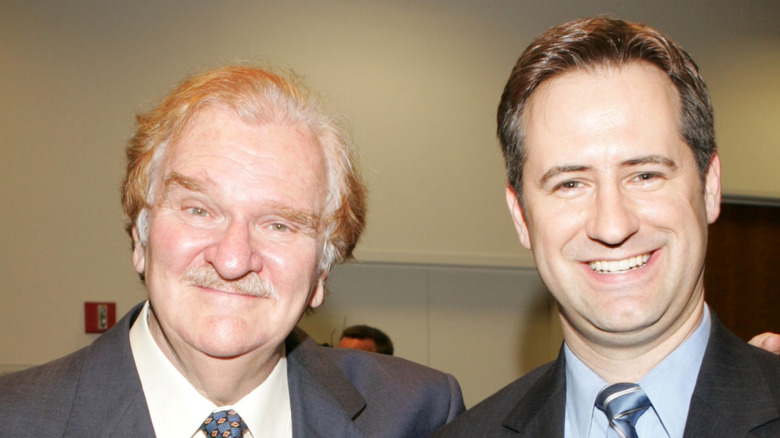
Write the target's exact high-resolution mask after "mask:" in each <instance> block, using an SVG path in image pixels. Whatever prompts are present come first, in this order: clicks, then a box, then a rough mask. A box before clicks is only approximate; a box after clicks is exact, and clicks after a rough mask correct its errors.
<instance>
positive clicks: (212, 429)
mask: <svg viewBox="0 0 780 438" xmlns="http://www.w3.org/2000/svg"><path fill="white" fill-rule="evenodd" d="M246 429H247V427H246V423H244V420H242V419H241V417H240V416H239V415H238V414H237V413H236V411H234V410H232V409H231V410H229V411H217V412H213V413H212V414H211V415H209V416H208V418H206V421H204V422H203V424H201V425H200V430H202V431H204V432H206V436H208V437H211V438H216V437H222V438H241V437H243V436H244V431H245V430H246Z"/></svg>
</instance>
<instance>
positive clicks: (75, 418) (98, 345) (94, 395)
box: [64, 305, 154, 437]
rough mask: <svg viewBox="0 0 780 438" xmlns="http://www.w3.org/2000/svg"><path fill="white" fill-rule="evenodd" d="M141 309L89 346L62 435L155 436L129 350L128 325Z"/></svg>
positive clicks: (132, 312)
mask: <svg viewBox="0 0 780 438" xmlns="http://www.w3.org/2000/svg"><path fill="white" fill-rule="evenodd" d="M140 309H141V306H140V305H139V306H137V307H136V308H134V309H133V310H132V311H130V312H129V313H128V314H127V315H126V316H125V317H124V318H122V320H120V321H119V323H117V324H116V326H114V327H113V328H112V329H111V330H109V331H108V332H106V333H105V334H104V335H103V336H101V337H100V338H98V339H97V340H96V341H95V342H94V343H93V344H92V345H91V346H90V347H89V357H88V358H87V359H86V361H85V363H84V367H83V369H82V371H81V377H80V379H79V384H78V388H77V389H76V395H75V398H74V402H73V408H72V410H71V415H70V419H69V421H68V425H67V427H66V430H65V433H64V436H66V437H84V436H106V437H109V436H115V437H127V436H144V437H153V436H154V429H153V427H152V422H151V418H150V417H149V409H148V407H147V406H146V399H145V398H144V394H143V390H142V388H141V380H140V379H139V377H138V372H137V371H136V369H135V362H134V361H133V354H132V352H131V350H130V337H129V332H130V326H131V325H132V323H133V321H134V320H135V318H136V317H137V316H138V312H139V311H140Z"/></svg>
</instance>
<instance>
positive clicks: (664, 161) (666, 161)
mask: <svg viewBox="0 0 780 438" xmlns="http://www.w3.org/2000/svg"><path fill="white" fill-rule="evenodd" d="M642 164H660V165H662V166H664V167H668V168H669V169H670V170H677V168H678V166H677V163H675V162H674V160H672V159H671V158H669V157H665V156H663V155H645V156H642V157H637V158H632V159H630V160H626V161H623V162H622V163H621V165H622V166H623V167H631V166H640V165H642Z"/></svg>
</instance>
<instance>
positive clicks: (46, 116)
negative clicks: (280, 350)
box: [0, 0, 780, 388]
mask: <svg viewBox="0 0 780 438" xmlns="http://www.w3.org/2000/svg"><path fill="white" fill-rule="evenodd" d="M647 3H651V2H634V1H597V0H591V1H584V2H582V1H566V2H559V3H556V2H550V1H542V0H524V1H523V0H520V1H518V0H500V1H491V2H467V1H465V0H437V1H432V0H430V1H395V2H392V1H357V0H355V1H348V0H334V1H327V2H325V1H301V0H292V1H285V2H260V1H242V0H234V1H225V2H215V1H212V0H191V1H188V2H157V1H135V2H126V1H103V2H94V1H54V0H51V1H36V0H33V1H10V0H0V83H2V86H0V141H1V142H2V144H1V145H2V147H1V148H0V151H1V152H0V153H1V154H2V155H0V183H1V184H2V185H1V186H0V187H1V188H2V190H1V191H0V193H2V194H0V199H1V200H2V201H1V202H2V211H3V215H2V224H3V226H2V227H1V229H0V236H2V237H1V240H0V243H2V249H3V250H2V256H1V257H2V259H1V260H0V266H2V267H1V268H0V269H2V272H0V274H2V278H3V280H4V281H3V286H2V289H1V290H0V300H2V303H3V308H4V311H5V312H4V316H3V318H0V333H2V336H0V364H5V366H18V365H24V364H35V363H40V362H43V361H46V360H49V359H51V358H53V357H56V356H59V355H62V354H64V353H66V352H69V351H72V350H74V349H75V348H77V347H80V346H83V345H85V344H87V343H88V342H90V341H91V340H92V339H94V337H93V336H92V335H86V334H84V333H83V311H82V308H83V302H84V301H88V300H98V301H115V302H117V307H118V312H119V313H120V314H122V313H124V312H126V311H127V310H128V309H129V308H130V306H132V305H133V304H134V303H136V302H138V301H140V300H141V299H143V298H144V292H143V289H142V288H141V286H140V285H139V283H138V281H137V277H136V276H135V273H134V272H133V271H132V269H131V265H130V254H129V242H128V239H127V238H126V236H125V235H124V234H123V231H122V227H123V218H122V215H121V212H120V209H119V201H118V186H119V184H120V182H121V179H122V169H123V145H124V143H125V141H126V139H127V138H128V137H129V135H131V132H132V129H133V116H134V113H135V112H136V111H138V110H140V109H145V108H149V107H150V105H151V104H152V103H153V102H155V101H156V100H157V99H159V98H160V97H161V96H162V95H163V94H164V93H165V91H166V90H168V89H169V88H170V87H171V86H172V85H173V84H174V83H175V82H176V81H178V80H179V79H181V78H182V77H183V76H185V75H186V74H188V73H190V72H193V71H196V70H199V69H202V68H204V67H207V66H213V65H217V64H222V63H225V62H231V61H236V60H254V61H258V60H260V61H269V62H272V63H274V64H277V65H281V66H290V67H293V68H294V69H295V70H296V71H297V72H298V73H299V74H301V75H303V76H304V77H305V78H306V79H307V81H308V82H309V83H310V84H311V85H312V86H313V88H315V89H317V90H319V91H321V92H322V93H323V94H324V95H325V96H327V97H328V98H329V99H330V101H331V102H332V103H333V106H334V107H336V108H338V109H339V110H340V111H341V112H343V113H344V114H346V115H347V116H348V118H349V120H350V121H351V124H352V126H353V127H354V133H355V139H356V142H357V143H358V145H359V148H360V154H361V161H362V164H363V168H364V173H365V174H366V176H367V180H368V184H369V187H370V190H371V199H370V208H371V211H370V216H369V227H368V231H367V233H366V235H365V239H364V240H363V242H362V243H361V245H360V247H359V250H358V256H359V258H361V259H362V260H366V261H370V262H376V263H380V264H381V263H398V262H400V263H404V264H406V265H404V266H407V267H409V266H411V268H413V267H414V264H418V263H422V264H425V265H430V264H434V265H443V266H472V267H474V266H482V267H511V266H530V265H531V261H530V256H529V254H528V253H526V252H524V251H522V250H521V249H520V248H519V245H518V244H517V241H516V237H515V235H514V232H513V230H512V225H511V222H510V219H509V216H508V215H507V214H506V212H505V207H504V205H503V202H504V201H503V185H504V176H503V167H502V162H501V158H500V154H499V152H498V149H497V146H496V141H495V139H494V113H495V106H496V104H497V101H498V97H499V95H500V92H501V89H502V86H503V83H504V81H505V80H506V76H507V75H508V73H509V70H510V68H511V66H512V64H513V63H514V61H515V59H516V58H517V56H518V55H519V53H520V51H521V50H522V48H523V47H524V46H525V45H526V44H527V43H528V42H529V41H530V39H531V38H532V37H533V36H534V35H535V34H537V33H539V32H541V31H542V30H544V29H545V28H547V27H548V26H550V25H552V24H555V23H557V22H560V21H563V20H566V19H570V18H574V17H578V16H584V15H594V14H599V13H606V12H611V13H613V14H617V15H619V16H621V17H626V18H631V19H638V20H643V21H647V22H649V23H651V24H653V25H655V26H657V27H659V28H660V29H661V30H663V31H665V32H668V33H669V34H670V35H671V36H673V37H674V38H675V39H676V40H678V41H679V42H681V43H682V44H683V45H684V46H685V47H686V48H688V49H689V50H690V51H691V52H692V54H693V55H694V57H695V58H696V60H697V61H698V63H699V64H700V66H701V68H702V71H703V73H704V75H705V78H708V79H709V83H710V85H711V88H712V92H713V96H714V101H715V104H716V118H717V131H718V136H719V144H720V147H721V151H722V152H721V153H722V155H723V158H724V174H723V179H724V183H725V191H726V192H727V193H742V194H749V195H761V196H773V197H780V188H778V187H779V186H778V185H777V184H775V183H774V178H772V177H773V176H774V173H775V172H776V171H777V168H778V164H780V144H779V143H780V124H778V123H777V120H778V119H780V117H779V116H780V109H778V108H780V106H779V105H777V101H778V96H780V75H778V73H777V72H778V71H780V26H778V24H777V23H779V22H780V2H777V1H774V0H751V1H731V0H718V1H709V2H678V1H656V2H652V4H647ZM689 3H690V4H689ZM694 4H696V5H694ZM698 4H701V5H698ZM181 5H186V7H185V8H182V7H181ZM409 264H412V265H409ZM470 269H471V268H462V269H461V268H458V269H457V270H456V271H458V272H460V273H465V274H464V275H467V276H468V275H471V274H468V273H469V272H472V271H471V270H470ZM491 269H492V268H491ZM461 271H462V272H461ZM499 271H500V269H499ZM346 275H347V276H349V275H350V274H346ZM459 275H460V274H459ZM475 275H476V274H475ZM469 278H471V277H469ZM474 278H477V277H474ZM474 292H475V291H474V290H468V291H462V290H459V289H453V291H452V292H448V293H451V297H452V299H451V300H449V301H451V302H452V303H455V304H453V305H454V306H455V307H454V308H452V312H455V313H460V314H463V315H464V320H468V321H469V324H471V325H472V326H474V327H478V328H479V327H482V326H483V325H484V326H489V325H490V324H491V323H492V322H491V321H493V317H492V316H491V313H490V312H487V313H483V312H480V311H479V310H478V309H477V310H475V309H474V308H473V306H472V304H473V303H471V302H470V301H468V299H467V298H469V297H471V296H477V297H478V296H479V295H474ZM362 293H364V294H365V301H366V302H367V303H369V304H367V305H370V303H372V302H374V301H375V299H374V297H375V294H376V293H377V292H376V291H375V290H373V289H367V290H363V291H362ZM516 298H517V297H516V296H513V295H512V293H511V292H509V293H507V295H505V296H503V295H498V296H496V295H491V296H490V297H489V298H485V299H490V300H496V301H501V300H508V302H509V301H511V300H514V299H516ZM335 302H337V300H336V299H335V296H334V303H335ZM379 302H381V300H380V301H379ZM334 305H335V304H334ZM426 312H429V310H426ZM517 315H518V316H517V318H518V320H517V321H523V320H522V318H524V315H525V313H523V311H519V312H518V313H517ZM397 317H398V318H400V319H403V318H405V317H406V313H399V314H398V315H397ZM426 318H434V319H435V316H434V315H432V314H427V315H426ZM501 320H504V319H501ZM506 320H507V321H509V320H511V318H508V319H506ZM445 326H446V325H445ZM442 327H444V326H442ZM505 328H506V327H505ZM496 329H497V330H501V329H502V328H501V327H496ZM508 330H509V331H508V332H509V333H514V332H516V330H515V329H514V328H512V327H509V328H508ZM439 333H441V334H442V336H444V337H445V338H447V339H446V342H445V341H442V342H441V345H462V344H465V345H463V348H469V345H468V344H469V343H468V342H464V340H465V339H466V338H464V337H463V336H465V335H466V334H465V333H461V332H457V331H455V332H453V331H450V330H444V329H442V330H441V331H440V332H439ZM544 336H547V335H544ZM553 338H554V337H553ZM553 338H551V339H553ZM430 339H431V342H434V337H433V336H432V337H431V338H430ZM555 342H557V341H554V343H555ZM434 343H435V344H436V345H440V344H439V342H438V341H435V342H434ZM28 344H29V345H36V346H40V348H37V349H32V348H28V347H22V346H21V345H28ZM426 348H428V349H429V350H428V351H427V352H426V354H425V355H421V353H420V352H419V351H418V352H416V353H414V354H413V355H412V357H413V358H415V359H418V360H421V361H422V362H424V363H430V364H432V365H435V366H440V367H443V368H445V369H448V368H451V367H453V368H452V369H455V368H456V366H455V365H453V364H454V363H456V362H457V361H458V356H457V354H455V353H453V354H452V355H449V354H448V353H447V352H446V351H445V350H435V351H434V350H433V349H432V347H430V346H428V347H426ZM512 354H514V353H511V352H510V353H508V354H507V356H506V357H503V358H501V357H498V358H496V363H499V364H500V366H504V365H506V364H507V363H509V362H508V361H510V360H514V359H511V358H512V357H514V356H512ZM458 366H459V365H458ZM507 367H508V368H511V366H509V365H507ZM513 370H514V369H513ZM472 371H474V372H473V373H472V375H473V376H475V377H474V379H476V380H475V381H474V382H476V383H474V387H484V385H481V384H480V383H479V378H480V377H478V376H479V375H480V373H479V372H478V370H472ZM512 372H514V371H511V372H508V373H507V374H511V373H512ZM499 374H500V373H499ZM469 378H470V377H469ZM500 378H502V379H503V378H504V374H501V377H500ZM494 383H495V382H494ZM493 386H494V385H488V387H491V388H492V387H493Z"/></svg>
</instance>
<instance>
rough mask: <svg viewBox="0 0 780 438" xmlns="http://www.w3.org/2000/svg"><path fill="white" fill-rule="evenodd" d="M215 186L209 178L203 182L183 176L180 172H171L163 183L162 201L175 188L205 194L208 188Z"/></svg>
mask: <svg viewBox="0 0 780 438" xmlns="http://www.w3.org/2000/svg"><path fill="white" fill-rule="evenodd" d="M213 184H214V182H213V181H211V179H209V178H206V179H205V180H203V179H197V178H192V177H189V176H186V175H182V174H181V173H179V172H171V173H169V174H168V175H167V176H166V177H165V180H164V181H163V187H162V199H165V196H166V194H168V192H170V191H171V189H173V188H174V187H183V188H185V189H187V190H190V191H193V192H204V191H205V190H206V188H207V186H211V185H213Z"/></svg>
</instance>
